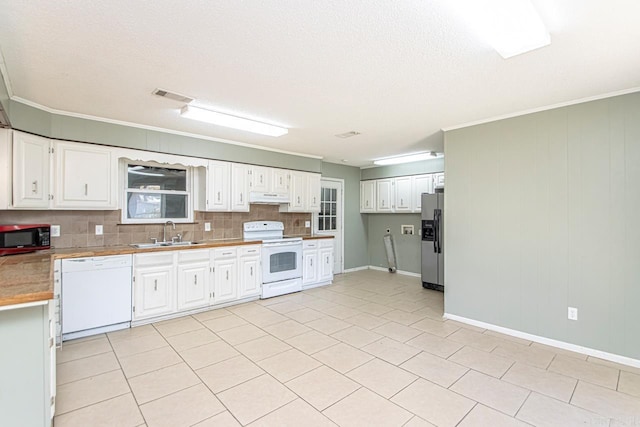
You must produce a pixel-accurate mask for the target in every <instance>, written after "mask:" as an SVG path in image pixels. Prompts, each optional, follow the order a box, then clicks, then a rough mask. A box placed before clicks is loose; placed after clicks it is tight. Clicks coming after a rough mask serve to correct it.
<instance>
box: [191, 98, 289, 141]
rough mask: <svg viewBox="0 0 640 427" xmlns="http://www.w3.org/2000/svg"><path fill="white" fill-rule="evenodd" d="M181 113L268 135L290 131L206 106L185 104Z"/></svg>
mask: <svg viewBox="0 0 640 427" xmlns="http://www.w3.org/2000/svg"><path fill="white" fill-rule="evenodd" d="M180 115H181V116H182V117H186V118H188V119H193V120H199V121H201V122H207V123H211V124H214V125H218V126H224V127H228V128H233V129H240V130H245V131H247V132H253V133H259V134H261V135H267V136H282V135H286V134H287V133H289V130H288V129H287V128H283V127H280V126H275V125H270V124H267V123H262V122H256V121H255V120H250V119H245V118H242V117H237V116H231V115H229V114H224V113H219V112H217V111H212V110H207V109H205V108H200V107H194V106H193V105H185V106H184V107H182V110H181V111H180Z"/></svg>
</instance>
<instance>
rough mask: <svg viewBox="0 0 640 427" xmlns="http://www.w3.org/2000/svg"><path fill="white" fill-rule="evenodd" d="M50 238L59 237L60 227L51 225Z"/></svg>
mask: <svg viewBox="0 0 640 427" xmlns="http://www.w3.org/2000/svg"><path fill="white" fill-rule="evenodd" d="M51 237H60V226H59V225H52V226H51Z"/></svg>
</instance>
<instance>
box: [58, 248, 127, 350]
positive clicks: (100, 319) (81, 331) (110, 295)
mask: <svg viewBox="0 0 640 427" xmlns="http://www.w3.org/2000/svg"><path fill="white" fill-rule="evenodd" d="M131 266H132V257H131V255H114V256H104V257H92V258H71V259H63V260H62V286H61V291H62V295H61V300H62V310H61V315H62V316H61V317H62V340H63V341H65V340H69V339H73V338H80V337H85V336H88V335H95V334H101V333H104V332H109V331H115V330H118V329H125V328H129V327H131Z"/></svg>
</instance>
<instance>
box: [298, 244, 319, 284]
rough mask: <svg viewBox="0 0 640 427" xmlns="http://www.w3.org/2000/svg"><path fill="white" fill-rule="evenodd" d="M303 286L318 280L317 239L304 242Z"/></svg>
mask: <svg viewBox="0 0 640 427" xmlns="http://www.w3.org/2000/svg"><path fill="white" fill-rule="evenodd" d="M302 262H303V267H302V286H306V285H312V284H315V283H316V282H317V281H318V243H317V241H316V240H310V241H306V242H304V243H303V244H302Z"/></svg>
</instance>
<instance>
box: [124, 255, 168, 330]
mask: <svg viewBox="0 0 640 427" xmlns="http://www.w3.org/2000/svg"><path fill="white" fill-rule="evenodd" d="M174 284H175V278H174V269H173V264H172V265H161V266H153V267H138V268H136V272H135V276H134V284H133V298H134V304H135V305H134V310H133V319H134V320H140V319H146V318H149V317H155V316H160V315H163V314H169V313H171V312H173V311H174V310H173V294H174V293H175V286H174Z"/></svg>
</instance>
